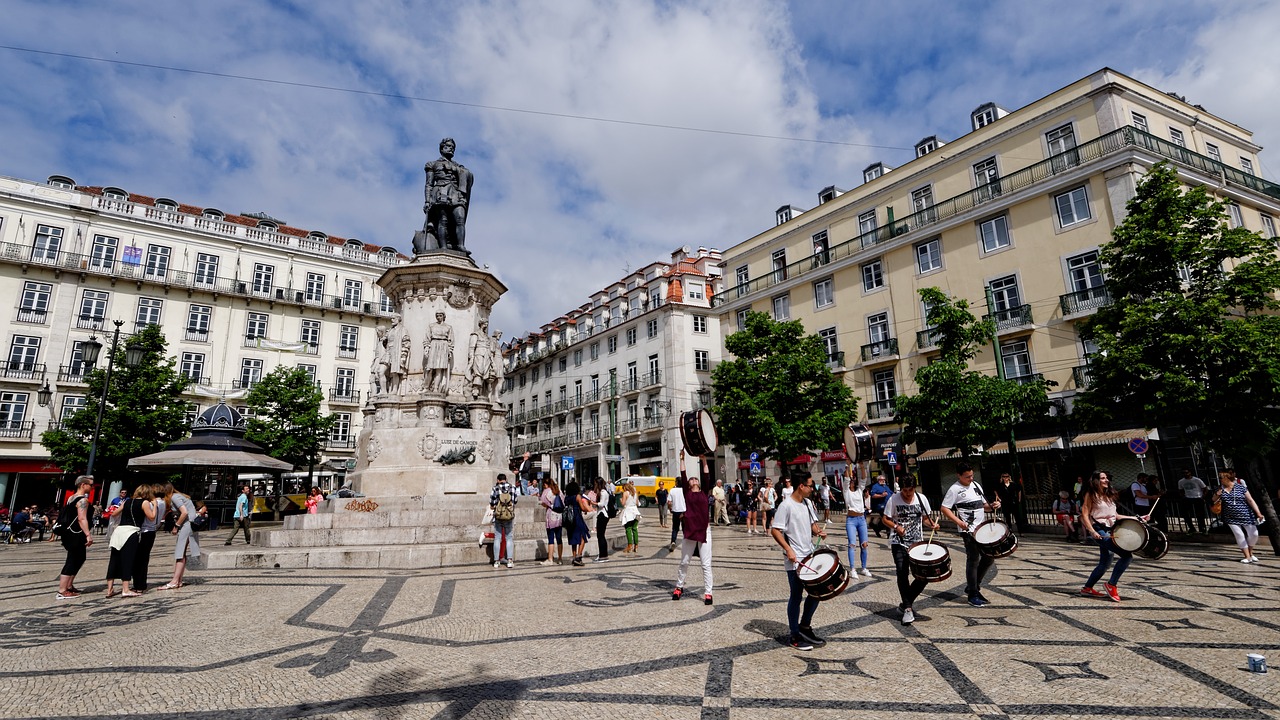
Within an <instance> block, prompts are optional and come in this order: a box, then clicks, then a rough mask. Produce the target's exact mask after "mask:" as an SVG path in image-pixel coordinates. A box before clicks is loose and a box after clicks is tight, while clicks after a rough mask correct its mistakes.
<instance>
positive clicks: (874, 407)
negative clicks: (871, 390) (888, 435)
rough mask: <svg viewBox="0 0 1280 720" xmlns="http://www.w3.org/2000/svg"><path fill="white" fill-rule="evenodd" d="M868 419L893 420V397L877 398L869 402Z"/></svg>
mask: <svg viewBox="0 0 1280 720" xmlns="http://www.w3.org/2000/svg"><path fill="white" fill-rule="evenodd" d="M867 419H868V420H873V421H874V420H892V419H893V398H890V399H888V400H876V401H874V402H869V403H867Z"/></svg>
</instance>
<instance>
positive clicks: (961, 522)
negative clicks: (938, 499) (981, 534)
mask: <svg viewBox="0 0 1280 720" xmlns="http://www.w3.org/2000/svg"><path fill="white" fill-rule="evenodd" d="M999 509H1000V500H999V499H998V498H997V499H996V501H995V502H993V503H989V502H987V496H986V495H985V494H984V493H983V492H982V486H981V485H979V484H978V483H976V482H974V481H973V466H971V465H969V463H967V462H964V461H963V460H962V461H960V462H958V463H956V482H955V484H954V485H952V486H951V488H950V489H949V490H947V494H946V496H944V497H943V498H942V514H943V515H945V516H946V518H947V519H948V520H950V521H951V522H953V523H955V524H956V528H958V529H959V530H960V537H961V538H963V539H964V555H965V562H964V565H965V568H964V576H965V586H964V594H965V595H966V596H968V598H969V604H970V605H972V606H974V607H982V606H983V605H987V604H989V603H990V602H991V601H990V600H988V599H986V598H985V597H983V596H982V578H983V577H985V576H986V574H987V570H990V569H991V563H993V562H995V561H994V560H992V559H991V558H989V557H987V556H986V555H983V554H982V552H981V551H980V550H979V549H978V543H977V542H976V541H974V539H973V529H974V528H975V527H977V526H979V525H981V524H982V522H983V521H984V520H986V519H987V511H989V510H990V511H993V512H994V511H996V510H999Z"/></svg>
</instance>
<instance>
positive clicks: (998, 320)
mask: <svg viewBox="0 0 1280 720" xmlns="http://www.w3.org/2000/svg"><path fill="white" fill-rule="evenodd" d="M982 319H983V320H984V321H985V320H994V321H995V324H996V332H999V331H1001V330H1009V329H1012V328H1016V327H1022V326H1024V325H1030V324H1031V306H1030V305H1019V306H1017V307H1011V308H1008V309H1007V310H997V311H995V312H993V313H988V314H986V315H983V316H982Z"/></svg>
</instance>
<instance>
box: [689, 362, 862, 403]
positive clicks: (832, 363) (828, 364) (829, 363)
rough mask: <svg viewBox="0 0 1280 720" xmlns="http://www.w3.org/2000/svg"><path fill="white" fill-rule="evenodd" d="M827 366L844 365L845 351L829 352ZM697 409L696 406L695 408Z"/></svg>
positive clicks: (831, 367) (838, 366)
mask: <svg viewBox="0 0 1280 720" xmlns="http://www.w3.org/2000/svg"><path fill="white" fill-rule="evenodd" d="M827 367H828V368H829V369H831V370H835V369H837V368H842V367H844V351H843V350H837V351H835V352H833V353H827ZM697 409H698V408H694V410H697Z"/></svg>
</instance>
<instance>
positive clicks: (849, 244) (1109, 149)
mask: <svg viewBox="0 0 1280 720" xmlns="http://www.w3.org/2000/svg"><path fill="white" fill-rule="evenodd" d="M1135 147H1136V148H1142V149H1144V150H1147V151H1149V152H1152V153H1154V154H1156V155H1159V156H1161V157H1163V158H1165V159H1168V160H1171V161H1173V162H1175V163H1178V164H1181V165H1186V166H1188V167H1192V168H1195V169H1197V170H1200V171H1201V172H1204V173H1206V174H1209V175H1213V176H1216V177H1219V178H1222V179H1223V180H1225V181H1226V182H1228V183H1231V184H1234V185H1239V186H1241V187H1245V188H1248V189H1250V190H1253V191H1255V192H1259V193H1262V194H1264V195H1268V196H1270V197H1273V198H1277V199H1280V183H1275V182H1272V181H1270V180H1265V179H1263V178H1260V177H1257V176H1255V175H1251V174H1249V173H1246V172H1243V171H1241V170H1237V169H1236V168H1233V167H1231V166H1229V165H1225V164H1223V163H1222V162H1220V161H1217V160H1214V159H1212V158H1209V157H1206V156H1204V155H1199V154H1197V153H1193V152H1191V151H1189V150H1187V149H1186V148H1184V147H1181V146H1179V145H1175V144H1173V143H1171V142H1169V141H1168V140H1162V139H1160V138H1158V137H1156V136H1154V135H1151V134H1149V133H1146V132H1143V131H1141V130H1138V129H1136V128H1134V127H1132V126H1126V127H1122V128H1120V129H1118V130H1113V131H1112V132H1109V133H1107V134H1106V135H1103V136H1101V137H1098V138H1096V139H1094V140H1091V141H1089V142H1087V143H1084V144H1083V145H1078V146H1076V147H1074V148H1072V149H1070V150H1067V151H1066V152H1062V153H1059V154H1057V155H1054V156H1052V157H1049V158H1047V159H1045V160H1042V161H1040V162H1038V163H1036V164H1034V165H1031V166H1028V167H1025V168H1023V169H1021V170H1018V171H1016V172H1013V173H1010V174H1008V175H1005V176H1003V177H1001V178H1000V185H999V192H992V188H990V187H988V186H985V185H984V186H980V187H978V188H975V189H973V190H970V191H968V192H966V193H962V194H960V195H957V196H955V197H953V198H949V199H947V200H943V201H942V202H939V203H937V204H936V205H933V206H931V207H928V208H925V209H924V210H921V211H919V212H916V213H914V214H911V215H908V216H906V217H904V218H900V219H896V220H894V222H893V224H892V225H886V226H883V227H879V228H875V229H873V230H869V231H867V232H865V233H862V234H861V235H858V236H856V237H854V238H852V239H850V240H847V241H845V242H842V243H840V244H838V245H834V246H832V247H831V248H830V249H829V250H828V251H827V252H828V254H829V256H830V259H831V262H835V261H838V260H841V259H843V258H846V257H849V256H851V255H854V254H857V253H859V252H861V251H862V250H864V249H866V248H870V247H873V246H875V245H878V244H880V243H883V242H887V241H889V240H891V239H893V238H895V237H898V236H900V235H905V234H907V233H910V232H914V231H916V230H921V229H924V228H927V227H930V226H933V225H936V224H938V223H941V222H943V221H945V220H949V219H950V218H953V217H955V216H957V215H960V214H962V213H966V212H968V211H970V210H972V209H974V208H976V207H979V206H981V205H984V204H987V203H991V202H993V201H996V200H997V199H999V198H1000V197H1002V196H1004V195H1008V194H1010V193H1014V192H1017V191H1019V190H1022V189H1024V188H1027V187H1031V186H1032V185H1036V184H1039V183H1042V182H1044V181H1045V180H1049V179H1051V178H1053V177H1054V176H1056V175H1059V174H1062V173H1064V172H1073V171H1074V170H1075V168H1077V167H1079V166H1081V165H1085V164H1087V163H1091V162H1094V161H1095V160H1098V159H1101V158H1104V157H1107V156H1109V155H1114V154H1116V153H1118V152H1120V151H1122V150H1125V149H1126V148H1135ZM818 271H822V272H825V271H826V269H825V267H824V266H819V267H818V268H816V269H815V267H814V263H813V259H812V257H806V258H803V259H801V260H799V261H797V262H794V263H791V264H790V265H787V266H786V267H785V268H779V269H775V270H773V271H772V272H769V273H767V274H766V275H764V276H762V277H759V278H756V279H754V280H749V281H747V282H746V283H742V284H740V285H736V286H734V287H731V288H728V289H727V290H726V291H724V292H721V293H719V294H718V295H716V296H715V297H714V298H712V305H713V306H718V305H722V304H724V303H727V302H731V301H733V300H734V299H736V298H740V297H746V296H748V295H752V294H754V293H757V292H761V291H763V290H766V289H767V288H769V287H772V286H773V285H777V284H778V283H781V282H784V281H786V280H787V279H788V278H794V277H798V276H800V275H804V274H806V273H811V272H818Z"/></svg>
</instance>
